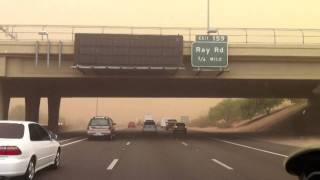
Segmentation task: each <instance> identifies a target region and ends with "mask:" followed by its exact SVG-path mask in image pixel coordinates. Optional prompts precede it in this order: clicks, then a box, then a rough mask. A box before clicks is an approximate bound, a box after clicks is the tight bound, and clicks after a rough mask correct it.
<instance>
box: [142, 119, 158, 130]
mask: <svg viewBox="0 0 320 180" xmlns="http://www.w3.org/2000/svg"><path fill="white" fill-rule="evenodd" d="M143 132H154V133H156V132H157V125H156V123H155V122H154V120H145V121H144V124H143Z"/></svg>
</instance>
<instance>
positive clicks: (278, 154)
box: [213, 138, 288, 158]
mask: <svg viewBox="0 0 320 180" xmlns="http://www.w3.org/2000/svg"><path fill="white" fill-rule="evenodd" d="M213 140H216V141H220V142H224V143H228V144H232V145H235V146H240V147H244V148H248V149H252V150H256V151H260V152H264V153H268V154H272V155H276V156H281V157H285V158H286V157H288V156H287V155H284V154H280V153H275V152H272V151H267V150H263V149H259V148H255V147H251V146H247V145H243V144H238V143H234V142H231V141H226V140H222V139H217V138H214V139H213Z"/></svg>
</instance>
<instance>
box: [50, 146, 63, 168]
mask: <svg viewBox="0 0 320 180" xmlns="http://www.w3.org/2000/svg"><path fill="white" fill-rule="evenodd" d="M60 164H61V151H60V149H59V150H58V151H57V154H56V157H55V159H54V164H53V165H52V168H53V169H58V168H59V167H60Z"/></svg>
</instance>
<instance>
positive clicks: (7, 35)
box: [0, 25, 320, 45]
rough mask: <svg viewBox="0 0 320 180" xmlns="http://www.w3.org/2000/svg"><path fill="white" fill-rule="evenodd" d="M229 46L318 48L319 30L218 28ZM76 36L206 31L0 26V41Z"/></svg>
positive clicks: (190, 38)
mask: <svg viewBox="0 0 320 180" xmlns="http://www.w3.org/2000/svg"><path fill="white" fill-rule="evenodd" d="M217 30H218V32H217V33H216V34H219V35H228V37H229V43H230V44H276V45H277V44H301V45H303V44H320V29H285V28H217ZM76 33H102V34H152V35H182V36H183V37H184V40H185V41H194V40H195V36H196V35H197V34H206V29H205V28H189V27H127V26H74V25H0V41H1V40H5V41H7V40H15V41H46V40H47V38H48V39H49V40H50V41H74V35H75V34H76Z"/></svg>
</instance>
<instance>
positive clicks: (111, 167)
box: [107, 159, 119, 170]
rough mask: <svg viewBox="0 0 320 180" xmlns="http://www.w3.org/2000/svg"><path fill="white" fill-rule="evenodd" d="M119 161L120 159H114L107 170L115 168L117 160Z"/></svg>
mask: <svg viewBox="0 0 320 180" xmlns="http://www.w3.org/2000/svg"><path fill="white" fill-rule="evenodd" d="M118 161H119V159H114V160H113V161H112V162H111V163H110V165H109V166H108V168H107V170H112V169H113V168H114V166H115V165H116V164H117V162H118Z"/></svg>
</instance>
